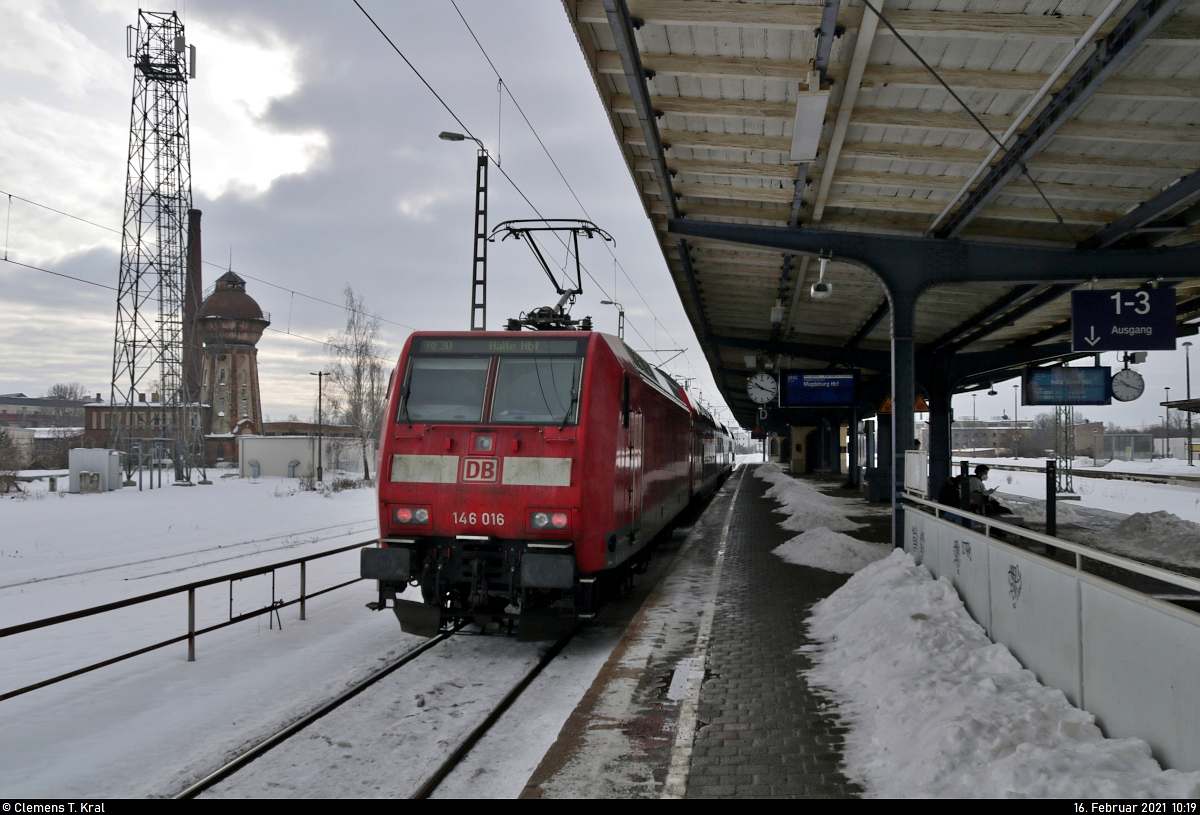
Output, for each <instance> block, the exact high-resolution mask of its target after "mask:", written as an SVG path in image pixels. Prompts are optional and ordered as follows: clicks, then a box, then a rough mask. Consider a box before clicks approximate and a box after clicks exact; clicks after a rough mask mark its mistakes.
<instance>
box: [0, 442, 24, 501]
mask: <svg viewBox="0 0 1200 815" xmlns="http://www.w3.org/2000/svg"><path fill="white" fill-rule="evenodd" d="M22 458H23V456H22V455H21V450H20V448H18V447H17V445H16V443H14V442H13V440H12V438H10V437H9V435H8V431H7V430H0V493H7V492H10V491H12V490H18V491H19V490H20V487H19V486H18V484H17V471H18V470H20V469H21V464H22Z"/></svg>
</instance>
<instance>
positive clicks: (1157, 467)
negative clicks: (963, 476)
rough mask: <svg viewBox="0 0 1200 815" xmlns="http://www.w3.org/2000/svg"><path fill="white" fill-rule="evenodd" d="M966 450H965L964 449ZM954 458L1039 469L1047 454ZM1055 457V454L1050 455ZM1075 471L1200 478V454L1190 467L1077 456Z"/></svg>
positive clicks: (1171, 461)
mask: <svg viewBox="0 0 1200 815" xmlns="http://www.w3.org/2000/svg"><path fill="white" fill-rule="evenodd" d="M964 452H965V451H964ZM952 456H953V459H954V461H955V463H956V464H955V466H957V462H959V461H961V460H963V459H966V460H967V461H970V462H971V463H972V465H974V464H988V465H995V464H1004V465H1008V466H1011V467H1037V468H1039V469H1041V468H1043V467H1045V466H1046V460H1047V457H1046V456H1042V457H1040V458H1009V457H1006V456H1002V457H1000V458H975V457H973V456H971V455H969V454H967V455H962V454H960V452H959V451H957V450H956V451H953V453H952ZM1050 458H1053V456H1050ZM1075 471H1076V472H1078V473H1088V472H1108V473H1131V474H1133V475H1165V476H1171V475H1192V476H1196V477H1197V478H1200V456H1197V457H1196V462H1195V466H1193V467H1189V466H1188V463H1187V461H1186V460H1181V459H1177V458H1156V459H1154V460H1153V461H1116V460H1114V461H1110V462H1108V463H1106V464H1104V465H1102V466H1099V467H1097V466H1096V465H1095V464H1093V459H1092V458H1091V457H1090V456H1076V457H1075Z"/></svg>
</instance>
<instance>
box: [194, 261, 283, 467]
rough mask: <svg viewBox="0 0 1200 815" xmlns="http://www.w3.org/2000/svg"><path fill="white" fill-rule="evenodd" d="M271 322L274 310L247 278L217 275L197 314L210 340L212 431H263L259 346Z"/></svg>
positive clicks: (206, 393) (206, 383)
mask: <svg viewBox="0 0 1200 815" xmlns="http://www.w3.org/2000/svg"><path fill="white" fill-rule="evenodd" d="M270 324H271V315H269V314H266V313H264V312H263V310H262V309H261V308H259V305H258V303H256V302H255V301H254V298H253V297H251V296H250V295H248V294H246V281H245V280H242V278H240V277H238V275H237V274H235V273H234V272H232V271H230V272H226V273H225V274H223V275H221V277H220V278H218V279H217V284H216V287H215V288H214V289H213V291H212V293H211V294H209V295H208V297H206V298H205V299H204V302H203V303H202V304H201V305H200V310H199V311H198V312H197V314H196V325H197V328H198V330H199V333H200V339H201V341H203V343H204V367H203V371H202V373H201V379H200V400H201V401H202V402H203V403H204V404H206V405H210V406H211V407H210V410H209V412H208V415H209V416H210V417H211V425H210V426H209V427H208V428H207V432H208V433H209V434H210V435H212V436H223V435H226V434H229V435H238V436H240V435H245V434H255V433H260V432H261V431H262V399H261V397H260V394H259V389H258V348H257V347H256V346H257V345H258V341H259V339H260V338H261V337H262V333H263V330H264V329H265V328H266V327H267V326H269V325H270ZM230 447H232V444H231V445H230Z"/></svg>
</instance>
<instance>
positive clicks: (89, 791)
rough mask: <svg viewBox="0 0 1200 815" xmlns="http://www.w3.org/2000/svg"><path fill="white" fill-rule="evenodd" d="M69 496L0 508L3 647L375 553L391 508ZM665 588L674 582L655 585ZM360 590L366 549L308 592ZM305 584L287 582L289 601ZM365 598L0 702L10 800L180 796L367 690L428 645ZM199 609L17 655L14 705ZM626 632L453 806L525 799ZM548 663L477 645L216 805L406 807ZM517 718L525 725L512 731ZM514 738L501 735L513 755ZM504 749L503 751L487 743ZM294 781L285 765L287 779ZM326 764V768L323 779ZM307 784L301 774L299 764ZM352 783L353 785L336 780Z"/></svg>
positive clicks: (26, 648) (89, 630)
mask: <svg viewBox="0 0 1200 815" xmlns="http://www.w3.org/2000/svg"><path fill="white" fill-rule="evenodd" d="M214 481H215V482H216V483H215V484H213V485H212V486H204V487H199V486H198V487H190V488H184V487H168V488H164V489H162V490H157V489H156V490H154V491H152V492H151V491H144V492H142V493H138V492H137V490H136V489H133V490H130V489H124V490H119V491H116V492H112V493H106V494H101V495H68V494H62V495H51V494H48V493H47V492H46V486H47V484H46V482H44V481H43V482H40V483H39V482H35V483H34V484H33V485H32V489H31V491H30V492H29V493H27V494H26V495H25V496H24V497H19V498H16V499H11V498H10V499H3V498H0V525H3V528H4V530H5V535H4V536H3V538H0V627H5V626H9V625H13V624H16V623H20V622H26V621H30V620H35V619H39V618H42V617H46V616H50V615H54V614H60V613H63V612H67V611H72V610H76V609H82V608H87V607H89V606H94V605H98V604H101V603H105V602H110V601H113V600H119V599H123V598H128V597H131V596H135V595H141V594H145V593H148V592H152V591H156V590H160V589H164V588H169V587H174V586H178V585H182V584H185V583H189V582H193V581H196V580H199V579H203V578H208V577H213V576H218V575H222V574H227V573H231V572H235V571H240V570H244V569H248V568H252V567H255V566H260V565H265V564H269V563H272V562H278V561H281V560H287V559H292V558H295V557H298V556H300V555H304V554H311V553H314V552H320V551H326V550H328V549H333V548H337V547H339V546H345V545H348V544H352V543H356V542H360V541H365V540H368V539H370V538H371V537H372V536H374V535H375V533H376V520H375V494H374V491H373V490H369V489H363V490H348V491H344V492H340V493H336V494H331V495H328V496H325V495H321V494H318V493H314V492H302V491H300V490H299V489H298V482H297V481H296V480H294V479H291V480H289V479H267V478H264V479H258V480H254V481H251V480H241V479H232V478H231V479H218V478H214ZM657 568H661V566H659V567H657ZM357 575H358V554H357V551H355V550H354V549H351V550H350V551H348V552H346V553H343V554H340V555H336V556H334V557H331V558H328V559H325V560H321V561H316V562H314V563H311V564H310V565H309V567H308V587H309V590H310V591H314V590H318V589H320V588H322V587H323V586H327V585H333V584H335V583H338V582H342V581H345V580H348V579H352V578H354V577H357ZM297 583H298V569H296V568H295V567H291V568H290V569H288V570H282V571H280V572H279V573H278V574H277V576H276V581H275V588H274V592H275V596H276V597H285V598H291V597H294V596H296V593H297V588H298V585H297ZM230 591H231V587H230V585H229V584H228V583H222V584H219V585H217V586H213V587H210V588H208V589H202V590H200V591H199V592H198V597H197V606H198V608H197V612H198V617H199V619H198V620H197V624H198V626H203V625H206V624H211V623H215V622H219V621H221V620H223V619H228V615H229V613H230V602H231V600H230V596H231V595H230ZM373 591H374V586H373V584H370V583H366V582H364V583H356V584H354V585H352V586H348V587H346V588H342V589H339V590H337V591H334V592H331V593H329V594H326V595H323V596H322V597H319V598H317V599H315V600H312V601H310V602H309V604H308V614H307V617H308V619H307V620H306V621H304V622H300V621H299V619H298V610H297V608H296V607H291V608H288V609H284V610H283V611H282V612H281V618H282V623H283V628H282V630H280V629H279V628H278V627H272V626H271V625H269V623H268V619H267V618H266V617H265V616H264V617H259V618H257V619H256V620H251V621H247V622H243V623H239V624H236V625H232V626H229V627H228V628H225V629H222V630H219V631H216V632H213V633H211V634H207V635H205V636H202V637H200V638H199V639H198V640H197V645H196V651H197V659H196V662H194V663H188V662H187V661H186V645H185V644H178V645H173V646H170V647H168V648H165V649H162V650H158V651H154V652H151V653H148V654H144V655H141V656H138V657H135V658H133V659H130V660H127V661H124V662H121V663H118V664H115V665H112V666H109V667H106V668H102V669H100V670H97V671H94V672H91V673H88V674H84V675H82V676H78V677H74V678H72V679H68V680H66V681H64V682H61V683H58V684H56V685H52V686H49V687H47V688H43V689H39V690H36V691H33V692H30V693H28V694H25V695H23V696H19V697H15V698H13V699H8V700H6V701H4V702H0V715H2V716H3V720H4V723H5V726H4V728H2V729H0V790H3V791H4V794H5V795H6V796H21V797H63V796H80V797H87V796H94V797H144V796H164V795H170V794H172V793H174V792H176V791H178V790H180V789H182V788H183V787H185V786H187V785H188V784H190V783H191V782H193V781H195V780H196V779H198V778H200V777H202V776H204V775H205V774H207V773H208V772H211V771H212V770H214V769H215V768H216V767H217V766H219V765H220V764H221V763H222V762H223V761H225V760H227V759H228V758H229V757H231V756H232V755H235V754H236V753H238V752H240V751H241V750H242V749H244V748H246V747H247V746H249V745H251V744H253V743H255V742H257V741H259V740H261V739H262V738H264V737H266V736H268V735H270V734H272V733H274V732H275V731H277V730H278V729H280V728H281V727H283V726H284V725H286V724H288V723H289V722H291V721H294V720H295V719H296V718H298V717H300V716H301V715H303V714H305V713H307V712H309V711H310V710H312V709H314V708H316V707H318V706H319V705H320V704H322V703H324V702H325V701H327V700H328V699H330V698H332V697H333V696H335V695H337V694H338V693H339V692H341V691H342V690H343V689H345V688H346V687H348V686H349V685H351V684H354V683H355V682H357V681H359V680H361V679H363V678H365V677H366V676H368V675H370V674H371V673H372V672H374V671H375V670H377V669H378V668H379V667H381V666H382V665H383V664H384V663H385V662H386V661H388V660H390V659H391V658H393V657H395V656H397V655H398V654H400V653H402V652H404V651H406V650H408V649H410V648H412V647H413V646H415V645H416V644H417V643H418V642H420V640H419V639H418V638H415V637H410V636H407V635H405V634H403V633H402V632H401V631H400V627H399V625H398V624H397V622H396V619H395V617H394V616H393V615H392V614H391V613H390V612H386V613H373V612H370V611H367V610H366V609H365V608H364V604H365V603H366V602H368V601H370V600H374V599H376V598H375V596H374V594H373ZM271 596H272V585H271V580H270V578H269V577H263V578H254V579H248V580H244V581H238V582H236V583H234V584H233V586H232V603H233V613H235V614H237V613H242V612H244V611H249V610H252V609H257V608H261V607H263V606H264V605H266V604H267V603H268V602H269V601H270V599H271ZM186 625H187V615H186V605H185V600H184V598H183V597H177V598H172V599H165V600H159V601H154V602H153V603H149V604H145V605H141V606H137V607H134V608H131V609H128V610H122V611H117V612H112V613H106V614H102V615H97V616H95V617H92V618H88V619H86V620H81V621H78V622H73V623H69V624H65V625H60V626H55V627H52V628H48V629H42V630H39V631H35V632H28V633H25V634H19V635H15V636H12V637H7V638H5V639H3V640H0V692H5V691H9V690H12V689H15V688H17V687H21V686H23V685H26V684H29V683H32V682H35V681H38V680H41V679H45V678H48V677H50V676H53V675H55V674H58V673H61V672H63V671H66V670H70V669H72V668H75V667H80V666H82V665H85V664H88V663H90V662H95V661H98V660H101V659H104V658H108V657H112V656H115V655H117V654H119V653H124V652H127V651H130V650H133V649H135V648H138V647H141V646H144V645H147V644H150V643H152V642H157V641H160V640H164V639H167V638H169V637H172V636H177V635H179V634H182V633H184V632H186ZM622 630H623V626H617V625H614V624H605V622H604V621H603V620H601V619H598V620H597V624H596V625H593V626H592V627H591V628H590V629H589V630H588V631H587V632H586V633H585V634H583V635H581V636H579V637H577V638H576V640H575V641H573V642H572V643H571V645H570V646H569V647H568V648H567V650H566V651H564V653H563V654H562V655H560V657H559V658H558V659H557V660H556V661H555V662H554V663H553V664H552V665H551V666H550V667H549V668H547V670H546V671H545V672H544V673H543V674H542V676H541V677H539V679H538V680H537V681H536V682H535V683H534V685H533V686H531V688H530V690H529V691H527V692H526V697H527V698H524V697H523V699H522V700H520V701H518V703H517V704H516V705H514V707H513V709H512V710H511V711H510V714H509V716H506V717H505V719H504V720H502V723H504V722H508V723H507V724H506V725H505V727H504V728H502V729H501V730H498V731H497V733H498V734H503V738H504V741H502V742H496V740H495V739H494V738H493V740H492V741H491V742H488V741H487V740H485V742H482V743H481V744H480V745H479V746H478V747H477V751H476V752H475V753H473V754H472V757H471V758H470V759H469V760H468V762H467V763H466V764H465V765H464V766H463V767H461V768H460V770H459V771H458V772H456V773H455V774H453V775H452V776H451V777H450V778H448V779H446V781H445V782H444V784H443V788H441V789H439V792H440V793H444V794H448V795H455V796H460V797H468V796H484V797H496V796H515V795H517V794H519V793H520V791H521V789H522V788H523V786H524V783H525V780H526V779H527V778H528V777H529V774H530V773H531V772H532V770H533V768H535V767H536V766H537V764H538V762H539V761H540V760H541V758H542V756H543V755H544V753H545V751H546V749H547V748H548V747H549V745H550V744H552V743H553V742H554V740H555V738H556V737H557V735H558V732H559V729H560V728H561V726H562V722H563V721H565V719H566V718H567V716H568V715H570V712H571V711H572V710H573V709H574V707H575V705H576V704H577V703H578V700H579V698H580V696H582V694H583V693H584V692H585V691H586V690H587V688H588V687H589V686H590V684H591V682H592V679H593V678H594V676H595V674H596V672H597V671H598V670H599V668H600V666H601V665H603V663H604V661H605V660H606V659H607V657H608V654H609V652H611V650H612V648H613V646H614V644H615V643H616V642H617V640H618V639H619V638H620V635H621V631H622ZM545 647H546V645H545V644H527V643H517V642H515V641H513V640H512V639H510V638H508V637H502V636H492V637H459V638H455V639H452V640H450V641H449V642H447V643H443V644H441V645H439V646H437V647H436V648H435V649H434V650H433V651H431V652H429V653H428V654H425V655H423V656H422V657H421V658H419V659H418V660H417V661H416V662H413V663H411V664H410V665H409V666H406V668H404V669H401V670H400V671H398V672H396V673H395V674H393V675H391V676H389V677H388V678H387V679H386V680H384V682H383V683H381V684H380V685H377V686H375V687H373V688H372V689H371V690H370V691H368V692H367V693H364V694H363V695H361V696H360V697H357V698H356V700H355V702H354V703H353V705H351V706H349V707H348V708H346V709H345V710H344V712H342V713H341V715H340V716H339V717H337V718H333V717H327V718H326V719H323V720H322V721H321V722H320V723H319V724H318V725H317V726H316V727H315V728H313V729H312V730H310V731H305V734H303V735H302V736H301V737H300V738H299V739H298V740H297V741H296V742H295V743H294V744H290V745H289V746H288V747H287V748H285V751H284V752H282V753H279V754H278V756H272V757H268V758H264V759H260V760H259V761H258V762H255V764H254V765H252V767H251V771H250V772H248V773H245V774H239V775H237V776H234V777H232V778H230V779H228V780H227V781H226V782H224V783H223V784H222V785H221V786H220V787H218V788H217V789H215V790H214V791H213V794H215V795H221V796H229V797H238V796H245V795H258V796H280V795H282V796H286V795H306V796H335V795H344V796H355V797H370V796H379V795H397V794H400V795H403V794H406V793H407V792H410V791H411V790H412V788H413V786H414V779H418V778H419V777H420V775H421V773H422V772H423V771H427V769H428V767H430V766H432V765H433V764H434V763H435V762H436V761H438V760H440V758H442V757H444V756H445V755H446V754H447V753H448V752H449V751H450V750H452V749H453V748H454V747H455V746H457V742H458V740H459V739H460V738H461V736H462V735H463V734H464V733H465V732H466V731H468V730H469V729H470V728H471V727H473V726H474V725H475V724H476V723H477V722H478V721H480V720H481V718H482V716H483V715H486V713H487V712H488V710H489V709H490V707H489V705H490V704H491V703H492V702H493V701H494V700H495V699H497V698H499V696H501V695H503V693H504V692H506V691H507V690H508V688H509V687H510V686H511V684H512V681H514V677H517V676H519V675H520V674H521V673H522V672H523V671H524V670H525V669H526V668H527V667H528V666H529V665H530V663H531V662H532V661H535V660H536V659H537V658H538V656H539V654H540V653H541V652H542V651H543V650H544V648H545ZM510 717H511V719H510ZM498 737H499V736H498ZM489 738H491V737H489ZM281 761H282V763H280V762H281ZM314 762H315V763H314ZM292 765H298V766H292ZM335 768H336V771H335Z"/></svg>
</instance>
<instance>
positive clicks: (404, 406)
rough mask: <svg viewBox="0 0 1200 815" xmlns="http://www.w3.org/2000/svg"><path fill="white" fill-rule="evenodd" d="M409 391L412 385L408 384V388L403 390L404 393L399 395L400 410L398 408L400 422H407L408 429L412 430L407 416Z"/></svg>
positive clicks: (410, 420)
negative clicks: (400, 400)
mask: <svg viewBox="0 0 1200 815" xmlns="http://www.w3.org/2000/svg"><path fill="white" fill-rule="evenodd" d="M411 391H412V383H411V382H409V383H408V387H407V388H405V389H404V393H402V394H400V398H401V399H402V400H403V401H402V402H401V408H400V419H401V421H407V422H408V427H409V429H412V424H413V423H412V419H410V418H409V416H408V394H409V393H410V392H411Z"/></svg>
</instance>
